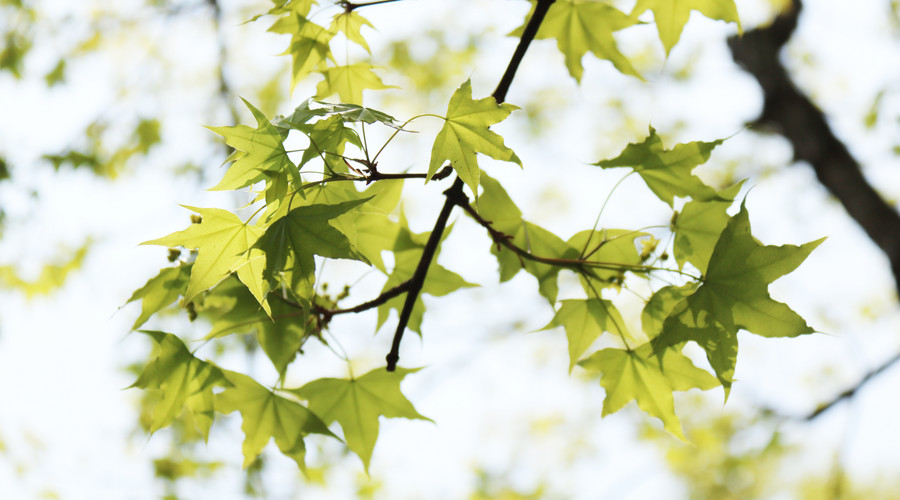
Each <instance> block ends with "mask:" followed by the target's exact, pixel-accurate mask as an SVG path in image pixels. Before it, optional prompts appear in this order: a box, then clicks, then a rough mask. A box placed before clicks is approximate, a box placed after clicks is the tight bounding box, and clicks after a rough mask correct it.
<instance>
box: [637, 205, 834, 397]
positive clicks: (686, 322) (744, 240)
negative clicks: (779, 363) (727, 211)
mask: <svg viewBox="0 0 900 500" xmlns="http://www.w3.org/2000/svg"><path fill="white" fill-rule="evenodd" d="M822 241H824V238H823V239H819V240H816V241H812V242H809V243H806V244H804V245H800V246H795V245H782V246H769V245H761V244H760V243H759V242H757V241H756V239H755V238H753V236H752V235H751V234H750V219H749V216H748V213H747V209H746V207H745V206H744V205H743V204H741V210H740V212H738V213H737V214H736V215H735V216H734V217H732V218H731V220H729V221H728V224H727V225H726V226H725V229H724V230H723V231H722V234H721V235H720V236H719V240H718V242H717V243H716V246H715V248H714V250H713V253H712V256H711V257H710V259H709V266H708V267H707V271H706V275H705V276H704V277H703V279H702V284H701V285H700V287H699V288H698V289H697V291H696V292H694V293H693V294H691V295H689V296H688V297H686V298H685V299H683V300H682V301H681V302H679V303H678V304H677V305H676V306H675V307H674V309H673V312H672V314H671V315H669V317H668V318H666V320H665V322H664V323H663V330H662V333H661V334H660V335H659V336H658V337H656V338H655V339H654V341H653V343H654V348H655V349H656V351H657V353H659V352H661V351H662V350H663V349H665V348H667V347H670V346H673V345H678V344H681V343H682V342H685V341H688V340H693V341H695V342H697V343H698V344H699V345H700V347H702V348H703V349H704V350H705V351H706V354H707V358H708V359H709V363H710V365H711V366H712V367H713V369H714V370H715V371H716V375H717V377H718V378H719V381H720V382H721V383H722V386H723V387H724V388H725V395H726V398H727V396H728V392H729V389H730V387H731V383H732V379H733V375H734V368H735V364H736V361H737V348H738V340H737V332H738V330H740V329H744V330H747V331H749V332H751V333H754V334H756V335H760V336H763V337H796V336H798V335H803V334H806V333H812V332H813V331H814V330H813V329H812V328H810V327H809V325H807V324H806V321H805V320H804V319H803V318H802V317H800V315H798V314H797V313H796V312H794V311H793V310H792V309H791V308H790V307H788V306H787V305H786V304H783V303H781V302H777V301H775V300H773V299H772V298H771V297H770V296H769V292H768V285H769V284H770V283H771V282H773V281H775V280H776V279H778V278H779V277H781V276H783V275H785V274H787V273H789V272H791V271H793V270H794V269H796V268H797V266H799V265H800V264H801V263H802V262H803V260H804V259H806V257H807V256H808V255H809V253H810V252H812V251H813V249H815V248H816V247H817V246H819V244H820V243H822Z"/></svg>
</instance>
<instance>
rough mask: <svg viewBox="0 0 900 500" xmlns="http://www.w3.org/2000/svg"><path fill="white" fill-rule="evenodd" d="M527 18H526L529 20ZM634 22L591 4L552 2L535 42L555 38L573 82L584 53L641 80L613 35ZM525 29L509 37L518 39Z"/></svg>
mask: <svg viewBox="0 0 900 500" xmlns="http://www.w3.org/2000/svg"><path fill="white" fill-rule="evenodd" d="M530 17H531V16H530V15H529V18H530ZM636 22H637V20H636V19H634V18H632V17H629V16H627V15H625V14H624V13H622V12H621V11H619V10H618V9H616V8H615V7H613V6H611V5H608V4H605V3H601V2H597V1H594V0H556V1H555V2H554V3H553V5H551V6H550V10H549V11H547V16H546V17H545V18H544V21H543V22H542V23H541V27H540V29H539V30H538V32H537V36H535V38H537V39H546V38H555V39H556V45H557V47H559V51H560V52H562V53H563V56H565V59H566V68H568V69H569V74H570V75H572V77H573V78H575V80H576V81H579V82H580V81H581V76H582V74H583V73H584V68H583V67H582V65H581V59H582V58H583V57H584V55H585V54H587V53H588V52H591V53H593V54H594V55H595V56H596V57H598V58H599V59H606V60H607V61H609V62H611V63H613V66H615V67H616V69H618V70H619V71H620V72H622V73H624V74H626V75H631V76H635V77H637V78H640V79H641V80H643V77H642V76H641V75H640V73H638V72H637V70H636V69H634V67H633V66H632V65H631V62H630V61H629V60H628V58H626V57H625V55H624V54H622V53H621V52H619V47H618V46H617V45H616V40H615V39H614V38H613V35H612V34H613V32H615V31H619V30H621V29H624V28H627V27H629V26H633V25H634V24H635V23H636ZM524 29H525V26H524V25H523V26H520V27H519V28H517V29H516V30H515V31H513V32H512V33H510V35H515V36H521V35H522V32H523V31H524Z"/></svg>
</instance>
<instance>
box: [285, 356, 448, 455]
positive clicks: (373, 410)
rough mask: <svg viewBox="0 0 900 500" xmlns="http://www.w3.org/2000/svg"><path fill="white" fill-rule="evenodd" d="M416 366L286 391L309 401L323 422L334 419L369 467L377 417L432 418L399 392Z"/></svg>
mask: <svg viewBox="0 0 900 500" xmlns="http://www.w3.org/2000/svg"><path fill="white" fill-rule="evenodd" d="M417 371H419V368H415V369H409V368H397V370H396V371H393V372H389V371H387V370H385V369H384V368H377V369H375V370H372V371H370V372H369V373H367V374H365V375H363V376H362V377H359V378H352V377H351V378H350V379H337V378H321V379H318V380H313V381H312V382H310V383H308V384H306V385H304V386H303V387H301V388H299V389H293V390H290V391H289V392H292V393H294V394H296V395H297V396H298V397H300V398H302V399H305V400H306V401H308V402H309V407H310V409H311V410H312V411H314V412H315V413H316V414H317V415H319V416H320V417H321V418H322V420H324V421H325V422H326V423H329V424H330V423H331V422H334V421H337V422H338V423H339V424H340V425H341V430H343V432H344V440H345V441H346V442H347V446H348V447H349V448H350V449H351V450H353V452H354V453H356V454H357V455H358V456H359V458H360V459H361V460H362V462H363V465H364V466H365V468H366V473H368V470H369V461H370V460H371V458H372V450H373V449H374V448H375V441H376V440H377V439H378V417H388V418H400V417H402V418H409V419H420V420H428V421H429V422H431V421H432V420H431V419H430V418H428V417H424V416H422V415H420V414H419V412H417V411H416V409H415V408H414V407H413V405H412V403H410V402H409V400H408V399H406V396H404V395H403V393H401V392H400V382H402V381H403V378H404V377H406V375H408V374H410V373H415V372H417Z"/></svg>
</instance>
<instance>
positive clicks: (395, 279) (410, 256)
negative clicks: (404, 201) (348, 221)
mask: <svg viewBox="0 0 900 500" xmlns="http://www.w3.org/2000/svg"><path fill="white" fill-rule="evenodd" d="M451 230H452V227H448V228H447V229H446V230H445V231H444V234H443V235H442V241H443V239H444V238H447V236H448V235H449V234H450V231H451ZM430 234H431V233H421V234H414V233H413V232H412V231H410V230H409V228H408V227H407V225H406V220H405V219H401V221H400V227H399V230H398V231H397V238H396V240H395V241H394V245H393V249H392V250H393V252H394V269H393V270H392V271H391V274H390V275H389V276H388V279H387V281H386V282H385V284H384V287H383V289H382V293H383V292H385V291H387V290H390V289H391V288H394V287H395V286H397V285H399V284H401V283H403V282H404V281H406V280H408V279H410V278H412V277H413V274H415V271H416V267H418V265H419V260H420V259H421V257H422V250H423V249H424V248H425V242H426V240H428V236H429V235H430ZM439 254H440V245H439V246H438V249H437V250H436V251H435V254H434V257H433V259H434V261H433V262H432V264H431V266H430V267H429V268H428V274H426V275H425V282H424V283H423V284H422V290H421V292H420V293H419V296H418V297H416V302H415V304H413V309H412V311H411V314H410V317H409V323H408V324H407V328H409V329H410V330H412V331H414V332H416V333H418V334H419V335H422V319H423V318H424V316H425V302H424V301H423V300H422V296H423V295H425V294H428V295H432V296H434V297H443V296H444V295H448V294H450V293H452V292H454V291H456V290H459V289H460V288H469V287H475V286H478V285H476V284H474V283H469V282H468V281H466V280H465V279H463V277H462V276H460V275H458V274H456V273H454V272H453V271H450V270H449V269H447V268H445V267H444V266H442V265H440V264H438V263H437V258H438V255H439ZM404 302H406V295H403V294H401V295H399V296H397V297H394V298H392V299H390V300H388V301H387V302H385V303H384V304H381V305H380V306H378V322H377V324H376V327H375V330H376V331H377V330H379V329H380V328H381V327H382V326H383V325H384V323H385V322H386V321H387V319H388V317H389V316H390V313H391V310H396V311H397V313H398V314H399V312H400V311H402V310H403V304H404Z"/></svg>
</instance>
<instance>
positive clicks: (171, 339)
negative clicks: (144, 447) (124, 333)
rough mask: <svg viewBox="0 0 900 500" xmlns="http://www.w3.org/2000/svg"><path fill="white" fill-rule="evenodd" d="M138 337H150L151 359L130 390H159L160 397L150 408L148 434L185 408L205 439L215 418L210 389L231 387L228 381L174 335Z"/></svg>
mask: <svg viewBox="0 0 900 500" xmlns="http://www.w3.org/2000/svg"><path fill="white" fill-rule="evenodd" d="M141 333H144V334H147V335H149V336H150V338H152V339H153V341H154V342H155V343H156V344H155V346H154V357H153V359H152V360H151V361H150V362H149V363H147V365H146V366H144V369H143V371H142V372H141V374H140V375H139V376H138V379H137V380H136V381H135V382H134V383H133V384H131V387H139V388H141V389H158V390H159V391H160V392H161V393H162V397H161V398H160V400H159V401H158V402H157V403H156V406H154V408H153V414H152V416H151V419H150V432H156V431H157V430H159V429H161V428H163V427H165V426H167V425H169V424H171V423H172V421H173V420H175V417H177V416H178V415H179V414H181V412H182V411H183V410H184V409H185V408H187V409H189V410H190V411H191V412H192V414H193V416H194V422H195V423H196V425H197V427H198V428H199V430H200V432H202V433H203V438H204V439H207V438H208V437H209V429H210V427H211V426H212V422H213V418H214V413H213V392H212V389H213V387H214V386H219V387H223V386H228V385H230V384H229V382H228V380H226V378H225V376H224V375H223V374H222V371H221V370H219V368H217V367H216V366H215V365H213V364H211V363H207V362H205V361H203V360H200V359H198V358H195V357H194V356H193V355H192V354H191V353H190V352H188V350H187V347H185V345H184V343H183V342H182V341H181V339H179V338H178V337H176V336H175V335H172V334H170V333H164V332H151V331H143V332H141Z"/></svg>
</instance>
